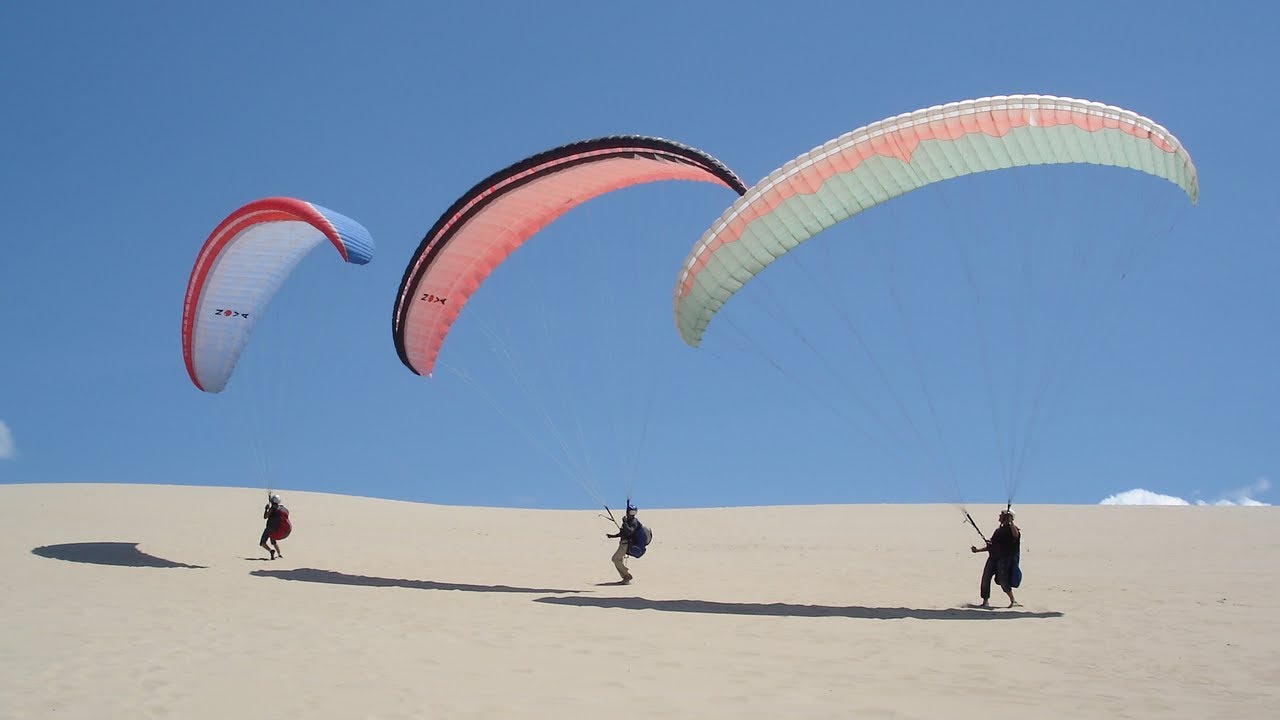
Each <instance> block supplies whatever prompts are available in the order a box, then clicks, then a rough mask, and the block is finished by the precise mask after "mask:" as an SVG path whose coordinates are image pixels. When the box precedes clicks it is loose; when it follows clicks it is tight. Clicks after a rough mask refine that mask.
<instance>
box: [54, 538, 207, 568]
mask: <svg viewBox="0 0 1280 720" xmlns="http://www.w3.org/2000/svg"><path fill="white" fill-rule="evenodd" d="M31 554H33V555H39V556H40V557H45V558H51V559H53V560H66V561H67V562H78V563H90V564H92V565H118V566H121V567H150V568H191V569H199V570H203V569H204V566H203V565H186V564H183V563H178V562H173V561H172V560H165V559H164V558H158V557H156V556H154V555H148V554H146V553H144V552H142V551H141V550H139V549H138V543H127V542H85V543H66V544H65V545H44V546H42V547H38V548H33V549H32V550H31Z"/></svg>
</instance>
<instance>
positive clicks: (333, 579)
mask: <svg viewBox="0 0 1280 720" xmlns="http://www.w3.org/2000/svg"><path fill="white" fill-rule="evenodd" d="M249 574H250V575H256V576H258V577H270V578H275V579H277V580H293V581H297V582H311V583H325V584H327V585H359V586H361V587H399V588H409V589H410V590H460V591H462V592H491V593H536V594H539V595H545V594H547V593H576V592H580V591H579V590H558V589H556V588H525V587H512V586H510V585H472V584H468V583H449V582H437V581H435V580H407V579H404V578H382V577H370V576H368V575H348V574H346V573H340V572H335V571H333V570H318V569H316V568H297V569H296V570H254V571H252V572H250V573H249Z"/></svg>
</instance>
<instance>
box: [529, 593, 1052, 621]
mask: <svg viewBox="0 0 1280 720" xmlns="http://www.w3.org/2000/svg"><path fill="white" fill-rule="evenodd" d="M534 602H540V603H549V604H551V605H575V606H577V607H601V608H622V609H624V610H661V611H663V612H683V613H712V614H716V615H760V616H772V617H844V618H860V619H869V620H902V619H905V618H913V619H916V620H1014V619H1021V618H1056V617H1062V613H1060V612H1056V611H1046V612H1032V611H1030V610H1017V609H1010V610H1006V609H995V610H978V609H974V608H889V607H860V606H857V605H850V606H844V607H837V606H832V605H792V604H788V603H771V604H764V603H730V602H711V601H709V600H646V599H645V598H639V597H629V598H600V597H546V598H538V599H536V600H535V601H534Z"/></svg>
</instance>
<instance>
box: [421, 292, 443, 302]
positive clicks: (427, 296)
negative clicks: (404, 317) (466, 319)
mask: <svg viewBox="0 0 1280 720" xmlns="http://www.w3.org/2000/svg"><path fill="white" fill-rule="evenodd" d="M420 299H421V300H422V302H429V303H440V304H441V305H443V304H444V303H445V300H447V299H448V298H442V297H440V296H439V295H432V294H431V293H422V297H421V298H420Z"/></svg>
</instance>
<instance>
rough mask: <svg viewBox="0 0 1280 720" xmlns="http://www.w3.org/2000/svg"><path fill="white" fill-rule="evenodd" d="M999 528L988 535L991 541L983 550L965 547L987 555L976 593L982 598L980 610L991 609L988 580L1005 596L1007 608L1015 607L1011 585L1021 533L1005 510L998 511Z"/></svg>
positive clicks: (1016, 603) (1009, 513)
mask: <svg viewBox="0 0 1280 720" xmlns="http://www.w3.org/2000/svg"><path fill="white" fill-rule="evenodd" d="M999 519H1000V527H998V528H996V530H995V532H993V533H991V539H990V540H988V541H987V544H986V547H982V548H979V547H976V546H972V545H971V546H969V550H970V551H971V552H975V553H980V552H984V553H987V564H986V565H985V566H983V568H982V583H981V587H980V588H979V591H980V592H981V594H982V605H981V606H980V607H991V604H990V598H991V579H992V578H993V577H994V578H995V581H996V584H997V585H999V586H1000V589H1001V590H1004V594H1005V595H1008V596H1009V607H1016V606H1017V605H1018V602H1017V601H1016V600H1014V599H1013V584H1014V579H1013V576H1014V572H1015V567H1016V566H1017V564H1018V555H1019V554H1020V548H1021V544H1022V531H1021V530H1019V529H1018V526H1017V525H1014V524H1013V510H1009V509H1005V510H1001V511H1000V518H999Z"/></svg>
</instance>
